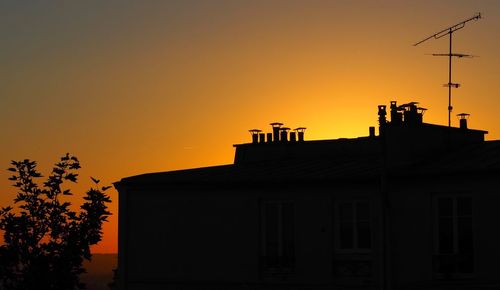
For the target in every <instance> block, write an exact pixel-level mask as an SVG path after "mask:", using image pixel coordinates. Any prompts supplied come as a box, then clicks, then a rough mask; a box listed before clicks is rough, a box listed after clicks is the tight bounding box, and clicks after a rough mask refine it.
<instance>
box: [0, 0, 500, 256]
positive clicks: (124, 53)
mask: <svg viewBox="0 0 500 290" xmlns="http://www.w3.org/2000/svg"><path fill="white" fill-rule="evenodd" d="M431 3H432V5H431ZM451 3H453V5H451ZM59 4H61V3H59ZM59 4H39V3H35V2H32V3H31V2H29V3H1V4H0V19H2V20H1V21H2V22H3V25H0V33H1V34H2V35H3V36H5V37H3V38H4V39H3V45H2V47H0V52H1V53H0V60H1V61H2V66H0V84H1V85H0V96H1V106H0V118H1V120H0V121H1V122H0V127H1V132H2V135H3V136H2V138H3V140H4V141H3V142H2V143H1V144H0V151H1V152H2V155H1V158H0V163H1V164H3V167H4V168H7V167H8V166H9V162H10V160H11V159H14V160H17V159H24V158H31V159H33V160H37V161H39V163H40V164H41V166H42V171H43V172H44V173H45V174H48V170H50V168H51V164H53V162H55V161H57V159H58V158H59V156H61V155H62V154H64V153H65V152H71V153H73V154H75V155H76V156H78V157H79V159H80V160H81V161H82V166H83V170H82V172H81V181H82V183H81V184H80V185H78V186H77V187H76V188H75V189H76V191H79V192H83V191H84V190H85V189H86V188H87V187H88V186H90V183H89V176H95V177H98V178H101V179H102V180H103V182H104V183H106V184H108V185H109V184H111V183H112V182H116V181H118V180H120V179H121V178H123V177H126V176H131V175H135V174H141V173H146V172H155V171H168V170H174V169H180V168H191V167H201V166H208V165H218V164H227V163H231V162H232V161H233V153H234V149H233V147H232V144H235V143H244V142H249V141H250V135H249V134H248V131H247V130H248V129H251V128H260V129H263V130H265V131H268V130H269V129H270V127H269V126H268V124H269V123H270V122H272V121H281V122H283V123H285V124H286V125H287V126H289V127H298V126H304V127H307V128H308V129H307V131H306V139H308V140H311V139H333V138H340V137H358V136H366V135H367V134H368V127H369V126H376V124H377V105H378V104H388V103H389V101H391V100H397V101H398V102H400V103H404V102H409V101H419V102H420V103H421V105H422V106H424V107H426V108H428V109H429V111H428V112H427V113H426V115H425V116H424V121H426V122H429V123H437V124H443V125H444V124H446V123H447V91H446V88H443V87H441V85H442V84H443V83H446V82H447V61H446V59H445V58H436V57H432V56H429V55H426V54H428V53H435V52H446V50H447V42H446V40H445V39H439V40H432V41H429V42H428V43H425V45H420V46H418V47H413V46H412V44H413V43H415V42H416V41H418V40H420V39H421V38H423V37H425V36H427V35H430V34H432V33H434V32H436V31H438V30H440V29H443V28H445V27H447V26H449V25H452V24H454V23H456V22H458V21H461V20H464V19H466V18H468V17H471V16H472V15H474V13H476V12H478V11H481V12H483V14H484V19H481V20H479V21H478V22H473V23H469V24H468V25H467V26H466V27H465V28H464V29H463V30H461V31H459V32H457V34H456V36H455V37H454V47H455V48H456V51H457V52H462V53H470V54H473V55H479V56H480V57H477V58H473V59H459V60H454V70H453V74H454V81H456V82H458V83H461V84H462V87H461V88H459V89H457V90H455V91H454V94H453V96H454V98H453V106H454V112H453V113H454V114H456V113H461V112H467V113H470V114H471V119H470V123H469V124H470V127H471V128H477V129H484V130H488V131H489V132H490V133H489V134H488V135H487V138H488V139H490V140H492V139H499V138H500V122H499V121H498V112H497V107H499V105H500V98H499V95H500V88H499V87H498V86H496V83H497V82H498V80H499V79H500V69H499V68H500V55H498V53H497V52H498V51H499V47H500V38H498V37H496V36H498V35H499V32H500V20H499V18H498V15H500V2H498V1H480V2H477V3H472V2H470V1H451V0H450V1H441V2H439V3H434V2H432V1H419V2H418V3H417V2H415V1H395V0H394V1H368V0H366V1H355V2H351V1H307V2H305V1H304V2H302V1H281V0H276V1H236V2H235V1H168V2H157V3H156V2H155V3H147V4H146V3H142V2H139V1H137V2H130V3H123V2H121V1H106V2H101V1H96V2H92V1H89V2H87V1H86V2H85V3H64V5H62V4H61V5H59ZM450 7H453V9H450ZM453 124H454V125H457V124H458V121H457V119H456V118H454V119H453ZM0 167H1V166H0ZM8 175H9V174H8V172H7V171H1V170H0V188H1V190H2V195H1V196H0V206H3V205H5V204H8V203H10V201H11V200H12V199H13V198H14V196H15V192H14V190H13V188H11V187H10V185H9V183H8V181H7V178H8ZM111 195H112V198H113V200H114V203H113V205H112V207H111V209H112V212H113V213H114V215H113V216H112V218H111V220H110V222H109V223H107V224H106V225H105V227H104V232H105V237H104V240H103V241H102V243H101V244H99V245H98V246H96V247H94V252H116V251H117V242H116V241H117V195H116V191H114V190H113V191H112V192H111ZM77 197H78V196H76V197H75V199H72V201H73V202H75V203H77V204H78V203H79V200H77V199H76V198H77Z"/></svg>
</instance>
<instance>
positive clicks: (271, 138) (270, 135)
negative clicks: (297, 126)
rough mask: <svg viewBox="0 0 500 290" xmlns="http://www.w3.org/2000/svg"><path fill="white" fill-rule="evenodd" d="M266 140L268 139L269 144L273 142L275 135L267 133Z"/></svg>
mask: <svg viewBox="0 0 500 290" xmlns="http://www.w3.org/2000/svg"><path fill="white" fill-rule="evenodd" d="M266 138H267V140H266V141H267V143H271V142H273V133H267V134H266Z"/></svg>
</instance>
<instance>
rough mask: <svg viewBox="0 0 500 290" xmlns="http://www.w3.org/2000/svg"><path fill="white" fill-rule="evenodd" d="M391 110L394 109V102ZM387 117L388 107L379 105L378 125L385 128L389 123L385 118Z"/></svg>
mask: <svg viewBox="0 0 500 290" xmlns="http://www.w3.org/2000/svg"><path fill="white" fill-rule="evenodd" d="M391 108H392V102H391ZM385 115H387V112H386V106H385V105H379V106H378V124H379V125H380V127H383V126H385V124H386V123H387V119H386V118H385Z"/></svg>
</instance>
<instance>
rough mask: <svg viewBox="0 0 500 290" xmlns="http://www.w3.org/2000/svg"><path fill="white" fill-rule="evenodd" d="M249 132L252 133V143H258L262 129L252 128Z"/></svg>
mask: <svg viewBox="0 0 500 290" xmlns="http://www.w3.org/2000/svg"><path fill="white" fill-rule="evenodd" d="M248 132H250V134H252V143H253V144H256V143H258V141H259V133H260V132H262V130H259V129H252V130H248Z"/></svg>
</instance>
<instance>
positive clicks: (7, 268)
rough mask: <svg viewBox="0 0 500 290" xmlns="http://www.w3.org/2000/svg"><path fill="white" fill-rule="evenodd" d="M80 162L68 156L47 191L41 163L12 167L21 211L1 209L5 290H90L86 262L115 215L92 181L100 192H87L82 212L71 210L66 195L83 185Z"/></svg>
mask: <svg viewBox="0 0 500 290" xmlns="http://www.w3.org/2000/svg"><path fill="white" fill-rule="evenodd" d="M79 168H80V162H79V161H78V159H77V158H76V157H75V156H72V155H70V154H66V155H65V156H63V157H62V158H61V160H60V161H59V162H57V163H56V164H55V166H54V168H53V170H52V173H51V174H50V175H49V176H48V178H47V180H46V181H45V182H44V183H43V186H39V185H38V183H37V182H36V181H35V180H36V179H38V178H41V177H42V175H41V174H40V173H39V172H38V171H37V170H36V162H35V161H30V160H28V159H25V160H23V161H12V167H11V168H9V169H8V170H9V171H12V172H13V175H12V177H10V178H9V180H11V181H13V183H14V184H13V185H14V186H15V187H16V188H17V189H18V193H17V197H16V198H15V199H14V204H15V205H16V207H17V208H16V209H14V208H13V207H10V206H7V207H3V208H0V229H1V230H3V231H4V242H5V244H4V245H2V246H0V289H6V290H18V289H23V290H30V289H47V290H49V289H85V285H84V284H83V283H81V282H80V279H79V275H80V274H82V273H84V272H85V270H84V269H83V267H82V263H83V261H84V259H87V260H90V259H91V256H92V255H91V253H90V246H91V245H94V244H97V243H98V242H99V241H101V238H102V230H101V229H102V224H103V222H105V221H107V217H108V216H109V215H111V213H110V212H109V211H108V209H107V205H106V204H107V203H109V202H111V199H110V198H109V196H108V195H106V194H105V191H106V190H107V189H109V186H106V187H101V188H99V187H98V186H99V185H98V184H99V180H97V179H95V178H92V180H93V182H94V183H95V188H91V189H89V190H88V191H87V193H86V195H85V197H84V200H85V201H84V203H83V204H82V206H81V207H80V208H81V210H80V211H79V212H75V211H72V210H71V209H70V205H71V204H70V203H69V202H65V201H63V197H64V196H68V195H72V193H71V191H70V190H69V189H64V190H63V189H62V185H63V183H64V182H65V181H70V182H73V183H75V182H77V178H78V174H77V173H76V171H77V170H78V169H79Z"/></svg>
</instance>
